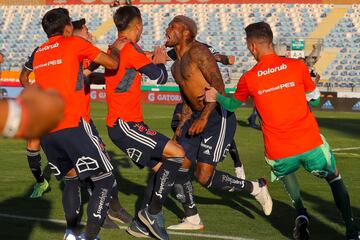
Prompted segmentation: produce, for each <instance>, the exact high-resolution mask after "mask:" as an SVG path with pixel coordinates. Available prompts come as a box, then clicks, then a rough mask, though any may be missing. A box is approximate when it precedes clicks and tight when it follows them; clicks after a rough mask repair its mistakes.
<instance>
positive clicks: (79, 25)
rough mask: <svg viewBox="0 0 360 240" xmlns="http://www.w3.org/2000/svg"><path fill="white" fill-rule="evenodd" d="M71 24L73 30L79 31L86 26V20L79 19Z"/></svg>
mask: <svg viewBox="0 0 360 240" xmlns="http://www.w3.org/2000/svg"><path fill="white" fill-rule="evenodd" d="M71 24H72V25H73V27H74V30H81V29H82V28H83V26H84V25H85V24H86V20H85V18H81V19H79V20H76V21H72V22H71Z"/></svg>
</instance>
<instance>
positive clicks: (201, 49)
mask: <svg viewBox="0 0 360 240" xmlns="http://www.w3.org/2000/svg"><path fill="white" fill-rule="evenodd" d="M190 51H191V52H190V54H191V59H192V61H193V62H194V63H195V64H196V65H197V67H198V68H199V70H200V71H201V73H202V74H203V76H204V78H205V80H206V81H207V82H208V83H209V85H210V86H211V87H214V88H215V89H216V90H217V91H218V92H219V93H224V89H225V85H224V82H223V79H222V77H221V73H220V70H219V67H218V65H217V63H216V60H215V58H214V56H213V55H212V54H211V52H210V51H209V49H208V48H206V47H205V46H203V45H198V46H195V47H193V48H192V49H191V50H190ZM204 93H205V89H204ZM216 105H217V103H216V102H206V103H205V107H204V109H203V110H202V112H201V116H200V118H199V119H197V120H196V121H195V122H194V124H193V125H192V126H191V128H190V129H189V134H190V135H193V134H199V133H201V132H202V131H203V130H204V128H205V126H206V124H207V121H208V119H209V116H210V114H211V112H212V111H213V110H214V109H215V107H216Z"/></svg>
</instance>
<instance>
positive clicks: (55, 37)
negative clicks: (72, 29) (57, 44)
mask: <svg viewBox="0 0 360 240" xmlns="http://www.w3.org/2000/svg"><path fill="white" fill-rule="evenodd" d="M62 37H63V36H62V35H56V36H53V37H50V38H49V42H53V41H56V40H58V39H59V38H62Z"/></svg>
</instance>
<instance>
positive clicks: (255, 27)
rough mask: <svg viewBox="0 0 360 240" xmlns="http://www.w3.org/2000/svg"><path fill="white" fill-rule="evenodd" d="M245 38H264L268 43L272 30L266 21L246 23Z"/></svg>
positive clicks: (271, 36) (270, 41)
mask: <svg viewBox="0 0 360 240" xmlns="http://www.w3.org/2000/svg"><path fill="white" fill-rule="evenodd" d="M245 32H246V38H247V39H258V40H265V41H266V42H268V43H272V41H273V32H272V30H271V27H270V25H269V24H267V23H266V22H257V23H252V24H250V25H248V26H247V27H246V28H245Z"/></svg>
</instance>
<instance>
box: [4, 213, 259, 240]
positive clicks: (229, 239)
mask: <svg viewBox="0 0 360 240" xmlns="http://www.w3.org/2000/svg"><path fill="white" fill-rule="evenodd" d="M0 217H3V218H12V219H21V220H29V221H38V222H50V223H58V224H64V225H66V221H65V220H59V219H45V218H37V217H27V216H19V215H11V214H5V213H0ZM81 224H82V225H85V224H84V223H81ZM118 227H119V228H120V229H123V230H126V229H127V226H118ZM168 233H169V234H170V235H177V236H187V237H202V238H212V239H223V240H254V239H251V238H241V237H232V236H224V235H212V234H202V233H184V232H173V231H168Z"/></svg>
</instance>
